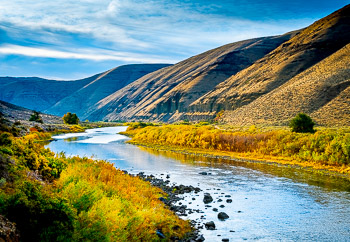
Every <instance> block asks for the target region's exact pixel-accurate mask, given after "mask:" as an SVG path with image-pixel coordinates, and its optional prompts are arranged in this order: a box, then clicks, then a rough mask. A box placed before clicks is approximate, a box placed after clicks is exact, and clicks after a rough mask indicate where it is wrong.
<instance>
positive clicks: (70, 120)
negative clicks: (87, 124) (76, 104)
mask: <svg viewBox="0 0 350 242" xmlns="http://www.w3.org/2000/svg"><path fill="white" fill-rule="evenodd" d="M62 119H63V122H64V123H65V124H78V123H79V118H78V116H77V115H76V114H75V113H70V112H68V113H66V114H65V115H64V116H63V118H62Z"/></svg>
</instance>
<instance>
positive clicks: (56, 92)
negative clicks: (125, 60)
mask: <svg viewBox="0 0 350 242" xmlns="http://www.w3.org/2000/svg"><path fill="white" fill-rule="evenodd" d="M94 78H96V77H95V76H94V77H90V78H86V79H82V80H78V81H55V80H47V79H43V78H37V77H0V100H3V101H6V102H9V103H13V104H15V105H19V106H22V107H25V108H29V109H33V110H37V111H43V110H45V109H48V108H49V107H51V106H52V105H54V104H55V103H56V102H58V101H59V100H61V99H62V98H64V97H66V96H67V95H70V94H72V93H73V92H75V91H76V90H78V89H79V88H81V87H83V86H84V85H86V84H88V83H89V82H91V81H92V80H93V79H94Z"/></svg>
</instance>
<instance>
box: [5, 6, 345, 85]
mask: <svg viewBox="0 0 350 242" xmlns="http://www.w3.org/2000/svg"><path fill="white" fill-rule="evenodd" d="M349 3H350V0H333V1H331V0H293V1H283V0H265V1H263V0H222V1H220V0H217V1H211V0H193V1H190V0H182V1H179V0H163V1H160V0H55V1H48V0H0V76H16V77H18V76H37V77H43V78H48V79H56V80H75V79H80V78H85V77H88V76H91V75H94V74H97V73H101V72H104V71H106V70H108V69H111V68H114V67H116V66H119V65H125V64H141V63H171V64H173V63H176V62H179V61H181V60H184V59H186V58H188V57H191V56H193V55H196V54H199V53H202V52H204V51H206V50H210V49H213V48H216V47H219V46H221V45H224V44H228V43H232V42H235V41H239V40H244V39H249V38H255V37H262V36H270V35H278V34H283V33H286V32H288V31H292V30H296V29H300V28H303V27H306V26H308V25H310V24H312V23H313V22H315V21H316V20H318V19H320V18H322V17H325V16H327V15H328V14H330V13H332V12H334V11H335V10H337V9H339V8H341V7H343V6H345V5H346V4H349Z"/></svg>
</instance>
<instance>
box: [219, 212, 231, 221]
mask: <svg viewBox="0 0 350 242" xmlns="http://www.w3.org/2000/svg"><path fill="white" fill-rule="evenodd" d="M228 218H229V216H228V215H227V213H225V212H220V213H219V214H218V219H219V220H221V221H224V220H226V219H228Z"/></svg>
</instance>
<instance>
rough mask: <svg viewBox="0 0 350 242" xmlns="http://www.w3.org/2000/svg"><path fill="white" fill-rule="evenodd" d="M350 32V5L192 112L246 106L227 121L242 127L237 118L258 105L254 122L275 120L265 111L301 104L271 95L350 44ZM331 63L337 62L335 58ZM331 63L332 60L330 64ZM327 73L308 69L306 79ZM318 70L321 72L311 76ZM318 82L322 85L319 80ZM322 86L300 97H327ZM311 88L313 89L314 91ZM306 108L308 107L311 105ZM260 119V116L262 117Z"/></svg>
mask: <svg viewBox="0 0 350 242" xmlns="http://www.w3.org/2000/svg"><path fill="white" fill-rule="evenodd" d="M349 30H350V5H348V6H346V7H344V8H343V9H341V10H338V11H336V12H334V13H333V14H331V15H329V16H327V17H325V18H323V19H321V20H319V21H317V22H315V23H314V24H312V25H311V26H309V27H308V28H306V29H304V30H303V31H302V32H301V33H300V34H298V35H296V36H294V37H293V38H291V39H290V40H289V41H287V42H285V43H283V44H282V45H280V46H279V47H278V48H276V49H275V50H273V51H272V52H271V53H269V54H268V55H266V56H265V57H263V58H262V59H260V60H259V61H257V62H256V63H254V64H253V65H251V66H250V67H248V68H246V69H245V70H243V71H241V72H239V73H237V74H236V75H233V76H232V77H230V78H228V79H227V80H226V81H224V82H223V83H221V84H219V85H218V86H217V87H216V88H215V89H214V90H213V91H211V92H209V93H207V94H206V95H204V96H203V97H201V98H200V99H199V100H197V101H195V102H194V103H192V104H191V108H192V110H193V111H197V112H208V111H210V112H216V111H219V110H236V109H239V108H241V107H242V110H241V111H237V112H234V113H231V114H230V115H226V118H225V120H226V121H227V122H230V123H233V124H238V123H242V122H241V121H238V119H240V118H239V117H233V116H234V115H237V114H238V113H239V114H240V115H244V116H249V115H251V111H250V109H251V108H252V107H253V106H254V109H255V110H256V111H255V112H256V113H257V112H261V114H260V115H258V116H259V120H257V119H255V118H251V121H252V122H253V123H255V122H263V121H262V120H265V119H267V120H269V119H271V118H270V116H271V115H274V113H271V112H270V113H265V114H264V109H266V108H273V107H271V106H273V105H275V103H279V104H280V105H279V107H277V106H276V108H273V109H274V110H276V111H277V110H278V109H279V108H280V109H281V108H282V109H284V107H285V105H288V104H291V105H298V102H297V103H295V102H294V103H292V102H291V101H290V100H289V99H288V98H286V97H283V98H281V99H276V98H277V97H275V96H272V94H271V95H270V94H269V93H270V92H272V91H274V90H275V92H278V91H279V90H278V89H280V88H282V87H283V85H284V84H285V83H287V82H289V81H290V80H291V79H293V78H294V77H295V79H294V80H292V81H291V82H295V81H297V80H298V79H299V78H300V77H301V76H299V77H297V75H298V74H300V73H302V72H304V71H306V70H308V69H309V68H311V67H312V66H313V65H315V64H317V63H318V62H320V61H322V60H324V59H325V58H327V57H328V56H330V55H332V54H334V53H335V52H337V51H338V50H339V49H341V48H342V47H344V46H345V45H346V44H348V43H349V42H350V31H349ZM331 60H332V61H333V60H334V61H335V59H331ZM329 62H330V61H328V62H327V63H329ZM348 68H349V65H348V62H343V61H339V62H337V69H336V70H334V72H333V74H332V75H333V77H337V70H339V71H341V72H342V71H344V69H348ZM325 70H326V69H322V68H321V69H315V68H314V69H310V70H308V72H307V75H306V76H305V75H304V76H303V77H304V82H308V81H311V82H314V81H315V79H314V78H315V77H317V78H321V79H322V76H324V75H326V73H325V72H324V71H325ZM327 70H328V69H327ZM314 71H317V72H315V73H310V72H314ZM339 75H341V74H339ZM334 82H335V83H336V82H337V80H334ZM316 83H318V82H317V81H316ZM318 84H319V83H318ZM318 84H317V85H316V84H315V85H308V88H309V89H308V90H306V89H299V90H298V91H299V92H301V93H300V94H301V95H299V98H300V97H301V96H308V95H310V93H309V91H310V92H311V93H313V95H315V93H317V92H319V93H318V95H327V93H325V92H324V90H323V89H317V88H316V87H318V86H319V85H318ZM310 89H313V90H312V91H311V90H310ZM264 95H267V96H266V98H264V100H265V102H264V104H263V105H259V107H257V106H256V105H257V103H255V104H253V103H252V102H253V101H254V100H256V99H258V98H260V97H262V96H264ZM328 98H335V96H334V93H333V94H332V97H328ZM266 100H268V101H266ZM294 101H295V100H294ZM314 101H315V102H316V101H317V102H318V101H320V102H319V103H317V104H315V105H314V106H315V107H316V106H317V107H318V108H320V107H321V106H322V105H324V104H325V102H324V101H325V100H323V99H322V101H321V99H319V100H314ZM250 103H252V105H250V106H246V105H248V104H250ZM287 103H288V104H287ZM264 105H265V106H264ZM305 105H306V106H307V104H305ZM310 105H311V104H310ZM245 106H246V107H245ZM266 106H269V107H266ZM243 107H245V108H243ZM313 108H314V107H309V108H306V107H305V108H295V110H297V109H299V110H300V111H304V112H309V111H314V110H313ZM258 116H256V117H257V118H258ZM287 117H290V115H288V116H285V117H284V118H287ZM348 118H349V117H348ZM277 119H278V118H277Z"/></svg>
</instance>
